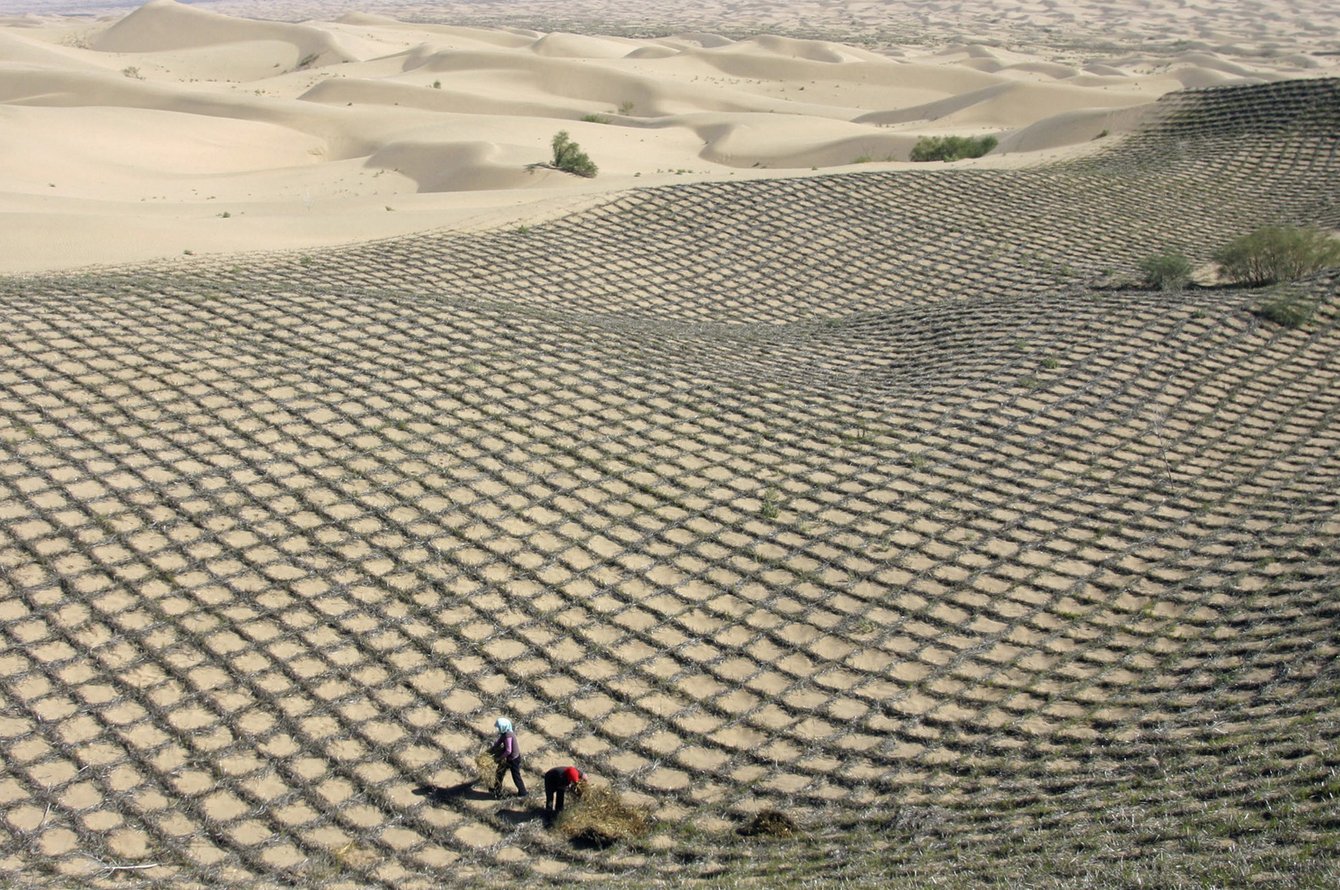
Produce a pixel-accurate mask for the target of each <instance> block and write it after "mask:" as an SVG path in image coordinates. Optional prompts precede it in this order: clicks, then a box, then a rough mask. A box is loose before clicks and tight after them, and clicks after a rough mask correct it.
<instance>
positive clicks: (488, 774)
mask: <svg viewBox="0 0 1340 890" xmlns="http://www.w3.org/2000/svg"><path fill="white" fill-rule="evenodd" d="M475 769H477V770H479V784H480V785H483V786H484V788H485V790H487V789H490V788H492V787H493V783H494V782H495V781H496V780H497V777H498V761H497V760H495V759H494V758H493V755H492V754H490V753H489V752H488V751H480V752H479V753H478V754H476V755H475Z"/></svg>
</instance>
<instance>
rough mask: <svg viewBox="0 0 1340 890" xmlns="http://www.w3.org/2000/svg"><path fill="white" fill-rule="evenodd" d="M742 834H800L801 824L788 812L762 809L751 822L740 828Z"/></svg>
mask: <svg viewBox="0 0 1340 890" xmlns="http://www.w3.org/2000/svg"><path fill="white" fill-rule="evenodd" d="M740 834H743V835H746V836H748V837H794V836H795V835H797V834H800V826H798V825H796V822H795V820H794V819H792V818H791V817H790V816H788V815H786V813H782V812H779V811H777V810H760V811H759V812H757V813H755V814H754V818H753V819H750V820H749V824H747V825H745V826H744V827H743V828H741V829H740Z"/></svg>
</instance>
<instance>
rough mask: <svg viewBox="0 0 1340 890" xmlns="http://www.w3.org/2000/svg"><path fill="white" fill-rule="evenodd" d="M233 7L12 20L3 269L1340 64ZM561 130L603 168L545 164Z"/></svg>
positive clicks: (362, 220) (498, 196)
mask: <svg viewBox="0 0 1340 890" xmlns="http://www.w3.org/2000/svg"><path fill="white" fill-rule="evenodd" d="M210 5H211V4H202V5H200V6H188V5H184V4H181V3H177V2H175V0H152V2H150V3H148V4H147V5H145V6H143V7H141V8H139V9H136V10H134V11H133V12H130V13H128V14H118V15H113V16H107V17H104V18H101V19H90V18H88V17H69V18H63V17H56V16H47V17H42V16H35V15H31V14H30V15H22V16H13V17H9V18H5V19H3V20H0V233H3V238H4V243H5V244H6V245H7V247H8V249H7V250H5V251H4V252H3V254H2V255H0V256H3V259H0V270H3V271H8V272H15V271H19V272H22V271H37V270H43V269H56V268H73V267H79V266H83V265H87V264H91V263H116V262H123V261H131V260H142V259H149V258H156V257H168V256H177V255H183V254H186V253H206V252H229V251H239V250H251V249H262V248H288V247H299V246H305V245H316V244H328V243H340V242H348V241H356V240H363V239H369V238H378V237H384V236H390V235H395V234H402V233H406V232H411V231H418V230H423V229H428V228H434V227H440V226H445V225H452V226H476V227H477V226H486V225H497V224H499V223H500V222H505V221H507V220H515V219H520V218H532V217H535V218H540V217H542V216H544V215H545V214H552V213H558V212H564V211H565V210H566V209H567V208H570V207H571V206H573V204H574V202H576V203H578V204H580V203H582V202H584V201H587V200H590V197H591V196H592V195H600V194H604V193H607V192H609V191H611V190H617V189H626V188H629V187H633V186H640V185H649V184H656V183H662V182H669V181H683V180H685V179H691V178H700V179H701V178H721V179H731V178H736V179H738V178H745V177H758V176H778V175H795V174H806V173H809V172H811V171H812V170H816V169H830V168H840V167H844V166H847V165H850V164H852V163H854V162H857V161H862V162H872V161H873V162H876V163H881V164H882V163H904V162H906V159H907V157H908V153H909V151H910V149H911V147H912V146H913V145H914V144H915V143H916V141H917V139H918V138H920V137H922V136H925V135H935V134H983V133H991V134H995V135H997V136H999V137H1000V138H1001V140H1002V147H1001V151H1000V152H999V153H998V154H997V155H996V156H993V157H991V158H988V159H985V160H983V161H980V162H970V163H981V164H999V163H1034V162H1037V161H1039V160H1046V159H1049V158H1050V157H1053V156H1055V153H1056V152H1058V151H1075V150H1082V149H1083V148H1084V147H1085V146H1087V145H1090V144H1092V143H1093V140H1094V139H1095V137H1097V136H1098V135H1099V134H1102V133H1109V134H1111V133H1118V132H1121V131H1122V130H1124V129H1126V128H1128V127H1129V126H1131V125H1132V124H1133V123H1134V122H1135V121H1137V120H1138V119H1139V114H1140V110H1141V109H1142V108H1143V107H1145V106H1147V104H1148V103H1149V102H1151V101H1152V100H1153V99H1155V98H1157V97H1158V96H1160V95H1162V94H1164V93H1166V92H1168V91H1170V90H1174V89H1180V88H1183V87H1186V86H1208V85H1214V84H1219V83H1228V82H1240V81H1253V80H1271V79H1278V78H1281V77H1296V76H1300V75H1305V74H1308V73H1318V72H1325V71H1326V70H1327V68H1326V67H1325V65H1323V63H1328V64H1329V59H1330V57H1323V56H1300V55H1289V54H1287V53H1279V52H1277V53H1275V54H1274V55H1273V56H1271V57H1269V58H1267V57H1262V56H1252V57H1250V58H1247V59H1245V60H1244V59H1234V58H1230V54H1228V53H1226V52H1224V51H1215V50H1213V49H1207V48H1204V47H1192V48H1190V49H1188V50H1187V51H1186V52H1183V53H1180V54H1173V55H1167V54H1164V55H1162V56H1158V57H1154V58H1151V57H1150V56H1148V55H1143V54H1139V53H1132V54H1129V55H1127V56H1124V57H1115V58H1114V57H1113V56H1112V55H1111V54H1110V53H1109V54H1106V55H1103V56H1102V57H1101V59H1100V58H1098V57H1094V58H1089V59H1085V58H1081V57H1078V56H1076V55H1075V54H1074V53H1070V54H1068V55H1067V57H1066V58H1065V59H1060V58H1052V59H1048V58H1041V57H1038V56H1036V55H1031V54H1027V53H1022V52H1019V51H1016V50H1010V49H1006V48H1002V47H999V46H994V47H993V46H985V45H981V44H974V43H963V44H956V45H948V46H944V45H941V46H933V47H932V46H924V47H923V46H906V47H901V48H891V49H888V50H887V51H886V52H883V53H876V52H874V51H872V50H869V49H864V48H860V47H856V46H852V45H845V44H842V43H837V42H832V41H822V40H806V39H796V38H790V37H780V36H755V37H747V38H743V39H738V40H730V39H727V38H725V37H721V36H719V35H715V34H710V33H683V34H679V35H676V36H669V37H663V38H639V39H633V38H627V37H606V36H597V35H578V34H571V33H562V32H549V33H544V32H539V31H529V30H524V29H518V28H476V27H464V26H451V25H441V24H438V25H433V24H410V23H405V22H401V21H397V20H395V19H392V18H387V17H379V16H373V15H365V14H346V15H344V16H343V17H342V18H340V19H339V20H338V21H324V20H318V19H312V20H307V21H301V22H286V21H278V20H275V19H276V18H279V17H283V14H284V12H285V11H286V10H289V11H293V12H297V11H299V10H301V11H303V12H307V11H310V7H311V6H312V4H307V5H306V6H302V5H301V4H289V5H287V6H286V5H285V4H282V3H281V4H270V5H269V6H268V7H266V11H265V14H267V15H268V16H269V18H268V19H267V20H262V19H259V18H243V17H238V16H230V15H224V14H221V13H219V12H215V11H212V10H211V9H207V8H205V7H206V6H210ZM212 5H213V6H218V7H224V8H228V7H232V8H235V9H236V8H241V9H242V10H243V11H246V10H248V9H250V7H248V6H247V5H246V4H212ZM254 5H255V4H252V6H254ZM532 5H533V4H532ZM13 6H14V4H10V7H9V8H12V7H13ZM346 7H347V4H346V5H341V4H338V3H332V4H330V10H331V12H332V13H336V12H338V11H339V10H340V9H343V8H346ZM406 9H410V7H408V6H407V7H406ZM256 12H257V14H260V13H261V10H260V9H259V8H257V10H256ZM332 18H334V16H333V15H332ZM802 18H803V17H802ZM583 118H586V119H585V120H583ZM560 129H566V130H568V131H569V132H570V133H571V134H572V136H573V138H574V139H575V140H576V141H577V142H578V143H579V144H580V145H582V147H583V148H584V149H586V150H587V151H588V153H589V154H590V155H591V157H592V159H593V160H595V161H596V163H597V164H598V165H599V167H600V175H599V177H598V178H596V179H594V180H586V179H579V178H576V177H572V176H568V175H566V174H561V173H557V172H554V171H550V170H545V169H535V168H532V167H530V166H529V165H531V164H533V163H535V162H539V161H543V160H545V159H546V158H547V157H548V153H549V148H548V144H549V140H550V139H551V137H552V136H553V135H554V133H555V132H557V131H558V130H560ZM1020 153H1022V154H1020Z"/></svg>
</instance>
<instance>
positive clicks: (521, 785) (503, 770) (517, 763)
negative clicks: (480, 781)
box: [493, 757, 526, 794]
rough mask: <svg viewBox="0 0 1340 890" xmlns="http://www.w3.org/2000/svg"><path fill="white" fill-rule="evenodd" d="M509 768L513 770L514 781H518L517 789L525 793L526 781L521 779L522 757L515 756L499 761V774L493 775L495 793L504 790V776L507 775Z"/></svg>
mask: <svg viewBox="0 0 1340 890" xmlns="http://www.w3.org/2000/svg"><path fill="white" fill-rule="evenodd" d="M508 770H511V771H512V781H513V782H515V783H516V790H517V793H518V794H525V793H526V783H525V782H523V781H522V780H521V758H520V757H516V758H513V759H512V760H500V761H498V773H497V775H495V776H494V777H493V791H494V793H495V794H496V793H498V792H500V791H502V783H503V776H505V775H507V771H508Z"/></svg>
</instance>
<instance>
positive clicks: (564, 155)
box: [552, 130, 598, 179]
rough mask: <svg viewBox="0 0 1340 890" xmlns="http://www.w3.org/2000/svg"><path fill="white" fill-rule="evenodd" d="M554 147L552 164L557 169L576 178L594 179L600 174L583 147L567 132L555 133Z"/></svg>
mask: <svg viewBox="0 0 1340 890" xmlns="http://www.w3.org/2000/svg"><path fill="white" fill-rule="evenodd" d="M552 145H553V149H554V159H553V162H552V164H553V166H554V168H555V169H558V170H562V171H563V172H564V173H572V174H574V175H576V176H585V177H586V178H587V179H590V178H592V177H594V176H595V175H596V173H597V172H598V168H597V167H596V165H595V163H594V162H592V160H591V159H590V158H589V157H587V155H586V152H584V151H582V149H581V146H579V145H578V144H577V143H575V142H573V141H572V138H571V137H570V136H568V131H567V130H559V131H558V132H557V133H555V134H554V139H553V142H552Z"/></svg>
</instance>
